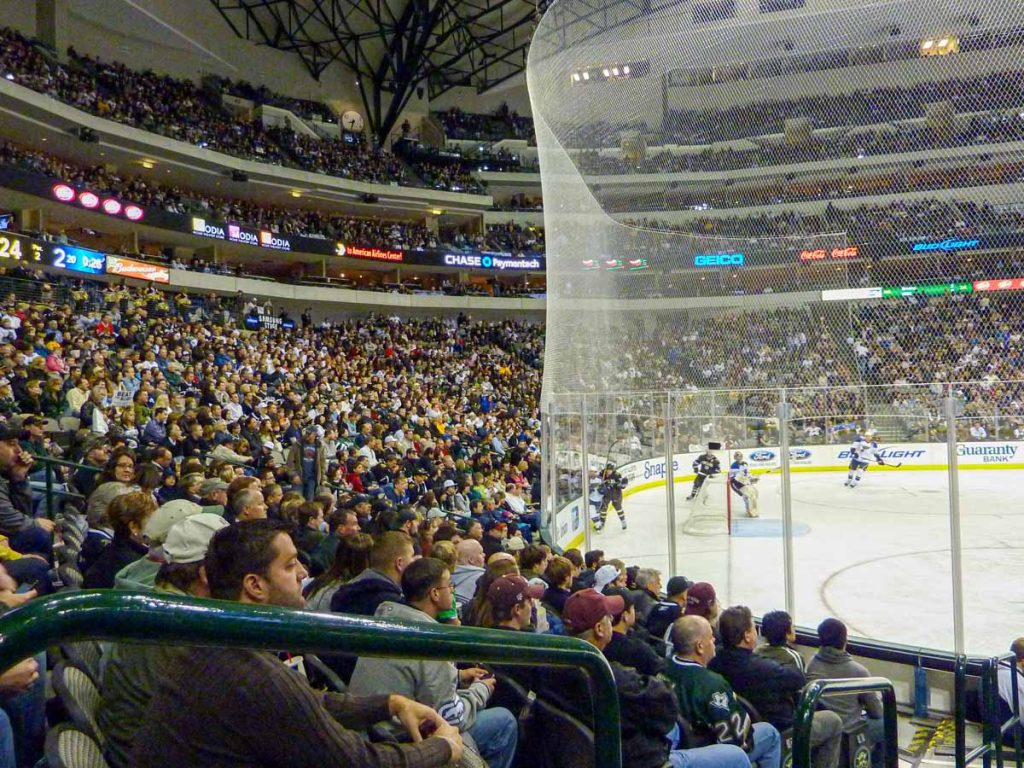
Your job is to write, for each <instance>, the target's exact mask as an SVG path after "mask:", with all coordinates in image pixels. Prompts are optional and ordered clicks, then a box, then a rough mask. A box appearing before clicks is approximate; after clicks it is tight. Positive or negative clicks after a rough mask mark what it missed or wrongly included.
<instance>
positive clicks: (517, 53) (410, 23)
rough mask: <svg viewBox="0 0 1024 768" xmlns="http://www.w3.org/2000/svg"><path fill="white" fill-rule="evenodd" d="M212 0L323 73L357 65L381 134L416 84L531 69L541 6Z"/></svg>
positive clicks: (239, 28) (493, 80)
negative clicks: (530, 56)
mask: <svg viewBox="0 0 1024 768" xmlns="http://www.w3.org/2000/svg"><path fill="white" fill-rule="evenodd" d="M210 2H212V3H213V5H214V6H215V7H216V8H217V10H218V11H220V13H221V15H222V16H223V17H224V20H225V21H226V22H227V23H228V25H230V27H231V29H232V30H233V31H234V33H235V34H236V35H238V36H239V37H241V38H243V39H245V40H250V41H252V42H254V43H258V44H260V45H268V46H271V47H273V48H277V49H280V50H283V51H291V52H293V53H295V54H297V55H298V56H300V57H301V59H302V61H303V63H304V64H305V65H306V68H307V69H308V70H309V72H310V73H311V74H312V75H313V77H315V78H317V79H319V78H320V77H321V76H322V75H323V73H324V72H325V71H326V70H327V68H328V67H329V66H330V65H331V64H333V63H334V62H336V61H337V62H341V63H342V64H343V65H344V66H345V67H347V68H348V69H350V70H351V71H353V72H355V73H357V75H358V81H357V82H358V85H359V91H360V94H361V96H362V99H363V105H364V107H365V110H366V115H367V120H368V122H369V125H370V128H371V130H373V132H374V133H375V134H376V135H377V136H378V137H379V138H382V137H384V136H387V134H388V133H389V132H390V130H391V129H392V128H393V127H394V125H395V123H396V122H397V120H398V117H399V115H400V114H401V113H402V110H403V109H404V108H405V106H406V105H407V104H408V102H409V100H410V99H411V98H412V96H413V95H414V94H416V93H417V89H425V90H424V91H421V93H427V94H429V96H430V97H431V98H436V97H438V96H440V95H441V94H443V93H444V92H446V91H448V90H449V89H451V88H454V87H456V86H469V87H473V88H475V89H476V90H477V91H478V92H481V93H482V92H484V91H486V90H488V89H489V88H493V87H494V86H496V85H498V84H500V83H503V82H505V81H506V80H508V79H510V78H512V77H514V76H516V75H518V74H519V73H520V72H522V71H523V69H524V68H525V67H526V55H527V51H528V49H529V46H530V38H531V36H532V34H533V30H534V27H535V26H536V22H537V20H538V14H539V12H540V11H539V10H538V7H537V2H536V0H468V1H467V0H210ZM384 94H389V95H390V98H387V97H385V96H384Z"/></svg>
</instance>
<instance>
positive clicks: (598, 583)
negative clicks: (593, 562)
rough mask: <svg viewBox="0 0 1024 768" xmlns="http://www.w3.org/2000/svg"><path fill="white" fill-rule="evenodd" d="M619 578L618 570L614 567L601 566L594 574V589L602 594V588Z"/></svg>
mask: <svg viewBox="0 0 1024 768" xmlns="http://www.w3.org/2000/svg"><path fill="white" fill-rule="evenodd" d="M617 578H619V569H618V568H616V567H615V566H614V565H610V564H609V565H602V566H601V567H600V568H598V569H597V573H595V574H594V589H596V590H597V591H598V592H604V588H605V587H607V586H608V585H609V584H611V583H612V582H613V581H615V580H616V579H617Z"/></svg>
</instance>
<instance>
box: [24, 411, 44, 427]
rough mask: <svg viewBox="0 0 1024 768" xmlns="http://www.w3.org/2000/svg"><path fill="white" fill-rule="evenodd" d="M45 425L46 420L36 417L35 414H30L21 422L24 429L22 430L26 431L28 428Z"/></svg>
mask: <svg viewBox="0 0 1024 768" xmlns="http://www.w3.org/2000/svg"><path fill="white" fill-rule="evenodd" d="M45 423H46V419H44V418H43V417H42V416H36V415H34V414H29V415H28V416H26V417H25V418H24V419H22V420H21V427H22V429H24V428H26V427H33V426H40V425H43V424H45Z"/></svg>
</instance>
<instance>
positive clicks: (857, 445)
mask: <svg viewBox="0 0 1024 768" xmlns="http://www.w3.org/2000/svg"><path fill="white" fill-rule="evenodd" d="M879 453H880V449H879V447H878V443H876V442H875V441H874V440H871V441H868V439H867V438H866V437H864V435H857V437H855V438H854V440H853V444H852V445H850V469H849V472H847V475H846V482H845V483H843V485H845V486H846V487H847V488H856V487H857V485H858V483H860V481H861V479H862V478H863V477H864V473H865V472H867V471H868V466H869V465H870V464H872V463H877V464H885V462H884V461H883V460H882V457H881V456H879Z"/></svg>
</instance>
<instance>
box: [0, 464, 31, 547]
mask: <svg viewBox="0 0 1024 768" xmlns="http://www.w3.org/2000/svg"><path fill="white" fill-rule="evenodd" d="M27 487H28V483H27V482H24V481H23V482H21V483H11V481H10V480H8V479H7V478H6V477H0V533H2V534H3V535H4V536H13V535H14V534H16V533H19V532H21V531H24V530H27V529H29V528H31V527H32V526H33V525H35V521H34V520H33V519H32V518H31V517H30V516H29V515H26V514H25V513H24V512H22V511H21V509H23V508H24V507H22V506H21V504H22V502H23V499H21V498H19V496H21V495H23V492H24V489H25V488H27ZM28 508H29V509H31V508H32V507H31V504H30V506H29V507H28Z"/></svg>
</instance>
